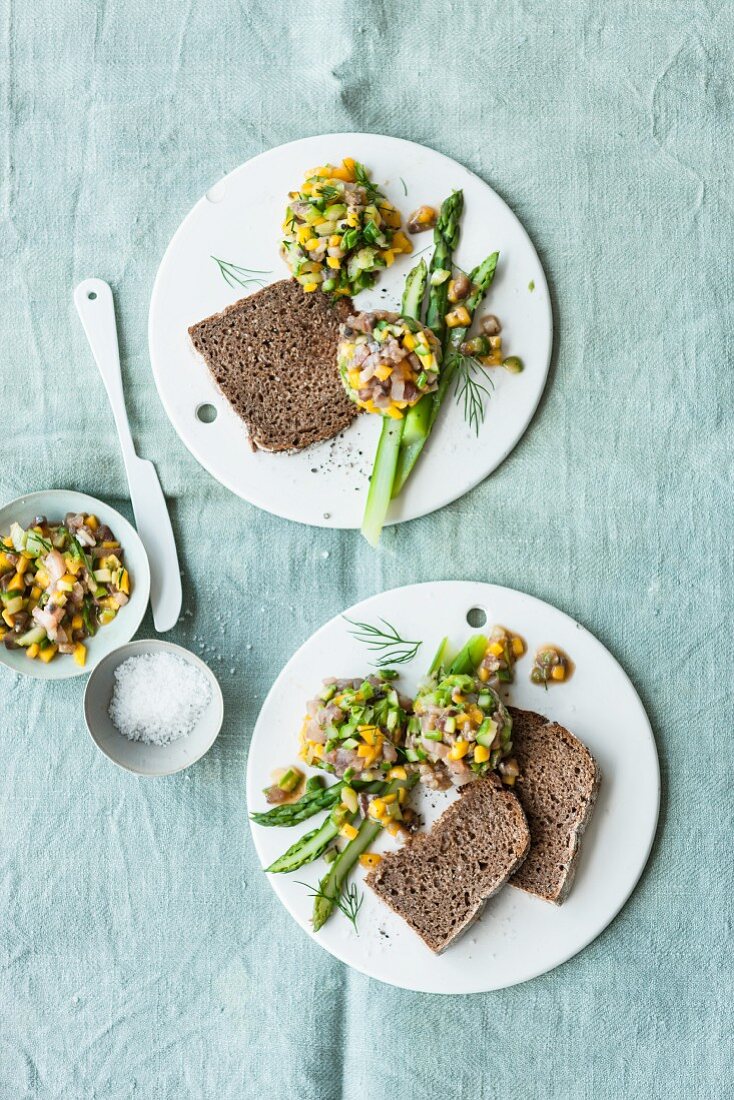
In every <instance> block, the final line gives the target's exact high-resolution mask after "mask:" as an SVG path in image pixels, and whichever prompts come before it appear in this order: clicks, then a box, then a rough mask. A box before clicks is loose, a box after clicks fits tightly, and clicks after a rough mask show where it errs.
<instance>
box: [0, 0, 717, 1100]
mask: <svg viewBox="0 0 734 1100" xmlns="http://www.w3.org/2000/svg"><path fill="white" fill-rule="evenodd" d="M0 27H1V30H0V37H1V41H2V55H1V60H0V82H1V83H2V88H1V92H2V94H1V102H2V124H1V125H0V143H1V149H2V154H1V155H2V203H1V220H0V248H1V251H2V256H3V290H2V298H3V311H2V314H3V320H2V324H1V325H0V363H1V364H2V367H1V370H2V399H0V410H1V412H0V424H1V425H2V430H1V431H0V493H1V496H2V499H3V500H9V499H11V498H13V497H15V496H17V495H19V494H21V493H23V492H25V491H28V490H34V489H41V488H50V487H54V486H56V487H68V488H78V489H80V490H83V491H86V492H89V493H92V494H94V495H96V496H101V497H104V498H108V499H109V500H110V501H111V502H113V503H115V504H116V505H117V506H118V507H120V508H122V510H123V511H124V512H126V514H128V515H129V514H130V511H129V505H128V503H127V499H126V484H125V478H124V473H123V467H122V463H121V460H120V455H119V450H118V447H117V443H116V438H115V435H114V431H113V424H112V418H111V415H110V412H109V410H108V407H107V405H106V401H105V397H104V393H103V389H102V386H101V385H100V380H99V378H98V376H97V374H96V370H95V368H94V366H93V363H92V360H91V357H90V354H89V351H88V348H87V345H86V343H85V339H84V336H83V334H82V330H81V326H80V324H79V322H78V319H77V317H76V314H75V311H74V309H73V305H72V299H71V292H72V288H73V286H74V285H75V284H76V283H77V282H78V281H79V280H80V279H82V278H84V277H86V276H89V275H98V276H101V277H102V278H105V279H107V280H108V281H109V282H110V283H111V284H112V286H113V289H114V291H115V295H116V303H117V311H118V320H119V324H120V332H121V348H122V356H123V375H124V382H125V388H126V394H127V403H128V409H129V413H130V420H131V425H132V430H133V435H134V436H135V439H136V441H137V444H138V448H139V451H140V453H141V454H142V455H144V456H147V457H149V458H152V459H153V460H154V461H155V463H156V465H157V468H158V471H159V474H160V477H161V480H162V482H163V485H164V488H165V491H166V493H167V495H168V498H169V501H170V508H171V514H172V517H173V524H174V528H175V531H176V535H177V538H178V545H179V551H180V555H181V561H182V567H183V569H184V572H185V576H184V585H185V602H184V606H185V608H186V611H187V612H188V613H187V614H186V615H185V616H184V621H183V622H182V623H181V625H180V626H179V628H178V629H176V630H175V631H174V632H173V633H172V634H171V635H170V637H171V638H172V639H173V640H175V641H178V642H181V643H182V644H184V645H187V646H190V647H193V648H194V649H197V650H200V649H201V647H202V646H203V645H207V646H208V649H207V650H206V653H207V656H208V658H209V659H210V660H211V661H212V663H213V664H214V667H215V668H217V669H218V671H220V672H221V679H222V686H223V689H224V694H225V703H226V711H227V718H226V723H225V727H224V729H223V732H222V735H221V736H220V738H219V740H218V742H217V744H216V745H215V747H214V749H213V750H212V751H211V752H210V753H209V755H208V756H207V757H206V758H205V759H204V760H203V761H202V762H201V763H199V764H198V765H197V766H196V767H194V768H192V769H191V770H190V771H188V772H186V773H184V774H181V775H178V776H175V777H173V778H170V779H162V780H148V781H138V780H137V779H135V778H134V777H132V776H130V775H127V774H124V773H122V772H120V771H118V770H116V769H115V768H114V767H113V766H112V765H111V764H109V763H108V761H107V760H106V759H105V758H104V757H103V756H101V754H99V753H98V752H97V751H96V749H95V748H94V746H93V744H92V742H91V741H90V739H89V738H88V736H87V734H86V732H85V730H84V726H83V719H82V712H81V696H82V690H83V683H82V682H81V681H80V680H72V681H69V682H66V683H60V684H48V685H45V684H40V683H34V682H31V681H29V680H26V679H20V678H16V677H15V676H14V675H13V674H11V673H8V672H7V671H6V670H5V669H0V752H1V754H2V778H1V779H0V837H1V838H2V839H1V841H0V1095H2V1097H3V1098H5V1097H8V1098H13V1100H15V1098H18V1097H44V1098H45V1097H48V1098H51V1097H54V1098H64V1100H67V1098H76V1097H104V1098H117V1097H145V1098H148V1097H151V1098H156V1100H157V1098H169V1097H170V1098H177V1100H179V1098H183V1097H203V1098H217V1100H226V1098H233V1100H239V1098H243V1097H247V1098H249V1097H253V1098H259V1097H262V1098H265V1100H270V1098H275V1097H278V1098H279V1100H332V1098H334V1100H336V1098H341V1097H346V1098H349V1100H363V1098H368V1100H387V1098H393V1097H395V1096H407V1097H410V1098H413V1097H415V1098H424V1097H425V1098H429V1097H447V1098H452V1100H453V1098H457V1100H458V1098H461V1100H485V1098H486V1100H489V1098H490V1097H491V1098H494V1097H504V1098H507V1100H511V1098H515V1097H518V1098H519V1097H523V1098H524V1097H543V1098H545V1097H558V1098H563V1100H567V1098H571V1097H595V1098H596V1097H600V1098H618V1097H637V1096H650V1097H666V1098H668V1097H686V1098H687V1100H691V1098H697V1097H718V1096H723V1095H726V1093H727V1092H728V1091H729V1089H730V1088H731V1085H732V1081H731V1055H732V1050H731V1025H732V1012H731V1001H732V992H733V990H732V981H731V944H732V940H731V913H732V910H731V897H732V886H733V885H734V884H733V882H732V859H731V836H732V803H731V795H730V787H731V780H730V766H729V761H730V759H731V756H730V749H729V741H730V717H731V702H732V687H731V640H730V622H731V613H732V593H731V566H732V535H733V533H734V532H733V529H732V527H733V525H732V508H731V505H732V493H731V458H732V453H731V452H732V447H731V439H732V419H731V413H732V388H731V351H732V346H731V345H732V340H731V331H732V328H731V289H732V257H733V256H734V249H733V248H732V244H733V243H734V242H733V241H732V191H731V167H732V152H733V150H732V144H733V143H732V129H733V127H734V109H733V108H734V103H732V98H733V96H732V71H733V70H734V65H733V62H734V57H733V56H732V53H733V51H732V41H733V35H734V18H733V17H732V7H731V5H729V4H726V3H716V2H714V0H708V2H707V0H692V2H690V3H688V4H679V3H675V2H672V0H669V2H665V0H649V2H647V3H645V4H644V5H640V4H637V3H623V2H616V0H613V2H611V3H600V2H599V3H585V2H583V0H572V2H571V3H568V4H557V3H551V2H550V0H535V2H533V3H530V2H527V0H523V2H520V0H508V2H505V3H499V2H496V0H490V2H488V3H484V4H476V3H466V2H463V0H453V2H448V3H438V2H436V0H424V2H420V3H413V4H410V5H407V4H406V5H399V4H394V5H390V4H388V3H380V2H377V0H375V2H371V0H363V2H362V3H360V4H355V3H349V2H348V0H341V2H340V0H325V2H322V3H319V4H315V3H314V4H309V3H304V2H303V0H299V2H298V3H296V2H287V3H279V4H278V3H276V4H273V3H271V2H264V0H255V2H250V3H247V2H239V3H237V2H235V0H220V2H219V3H217V4H206V3H201V2H198V0H191V2H189V3H176V2H173V0H157V2H156V3H155V4H153V3H147V2H145V0H107V2H106V3H105V2H103V0H100V2H97V3H94V2H92V0H76V2H71V0H54V2H50V0H36V2H35V3H33V4H30V3H27V2H23V0H4V2H3V3H2V19H1V20H0ZM350 129H354V130H374V131H382V132H385V133H388V134H396V135H400V136H404V137H408V138H412V139H414V140H416V141H420V142H424V143H426V144H427V145H430V146H433V147H435V148H436V149H439V150H440V151H442V152H444V153H447V154H449V155H451V156H454V157H456V158H457V159H458V160H460V161H462V162H463V163H465V164H466V165H467V166H468V167H470V168H472V169H473V170H474V171H476V172H478V173H479V174H480V175H481V176H483V177H484V178H485V179H486V180H487V181H488V182H489V183H491V184H492V186H493V187H494V188H495V189H496V190H497V191H498V192H499V193H500V194H501V195H502V196H503V197H505V198H506V199H507V201H508V202H509V203H510V205H511V206H512V207H513V209H514V210H515V211H516V212H517V214H518V215H519V216H520V218H521V219H522V221H523V222H524V224H525V226H526V227H527V229H528V231H529V232H530V234H531V236H532V238H533V240H534V242H535V244H536V246H537V248H538V251H539V253H540V255H541V258H542V260H543V263H544V265H545V269H546V272H547V275H548V279H549V282H550V286H551V290H552V295H553V304H554V311H555V321H556V326H557V336H556V343H555V351H554V358H553V367H552V373H551V378H550V383H549V386H548V389H547V392H546V395H545V397H544V400H543V402H542V404H541V407H540V409H539V411H538V414H537V416H536V418H535V420H534V422H533V424H532V425H531V427H530V430H529V431H528V433H527V435H526V436H525V438H524V439H523V441H522V442H521V444H520V445H519V446H518V447H517V449H516V450H515V452H514V453H513V454H512V455H511V457H510V458H509V459H508V460H507V461H506V462H505V463H504V465H503V466H502V467H501V468H500V469H499V470H498V471H497V472H496V473H495V474H494V476H492V477H491V478H490V479H489V480H488V481H487V482H485V484H483V485H482V486H481V487H480V488H478V489H477V490H476V491H474V492H473V493H471V494H469V495H468V496H467V497H465V498H464V499H463V500H461V501H459V502H458V503H456V504H455V505H453V506H452V507H449V508H446V509H444V510H443V511H442V512H441V513H440V514H437V515H432V516H429V517H427V518H425V519H423V520H419V521H417V522H414V523H411V524H409V525H406V526H404V527H403V528H402V529H401V530H399V531H395V530H392V531H389V532H388V533H387V535H386V537H385V538H384V541H383V545H382V548H381V550H380V552H379V553H378V554H375V553H373V552H372V551H371V550H370V549H369V548H368V547H367V545H366V544H365V543H364V542H363V541H362V540H361V539H359V538H358V537H357V536H356V535H354V534H350V533H346V532H343V533H340V532H330V531H327V530H317V529H308V528H304V527H299V526H296V525H292V524H289V523H287V522H283V521H280V520H278V519H275V518H272V517H270V516H269V515H266V514H265V513H264V512H260V511H257V510H255V509H254V508H252V507H250V506H248V505H247V504H245V503H244V502H241V501H239V500H238V499H236V498H235V497H234V496H232V495H230V494H229V493H228V492H227V491H226V490H224V489H222V488H220V487H219V486H218V485H217V484H216V483H215V482H214V481H213V480H212V479H211V478H210V477H209V476H208V475H207V474H206V473H205V472H204V471H203V470H202V469H200V468H199V466H198V465H197V464H196V462H195V461H194V459H193V458H192V457H191V456H190V455H189V454H188V452H187V451H186V450H185V448H184V447H183V445H182V444H181V443H180V442H179V441H178V439H177V437H176V435H175V434H174V432H173V429H172V428H171V426H170V424H169V422H168V420H167V418H166V416H165V414H164V411H163V408H162V406H161V404H160V402H159V400H158V397H157V394H156V390H155V387H154V383H153V377H152V374H151V371H150V367H149V363H148V356H147V340H146V317H147V307H148V300H149V295H150V291H151V285H152V282H153V278H154V275H155V271H156V268H157V265H158V262H159V260H160V257H161V255H162V253H163V251H164V249H165V247H166V245H167V243H168V240H169V239H170V237H171V234H172V233H173V231H174V230H175V228H176V227H177V225H178V224H179V222H180V220H181V218H182V217H183V216H184V214H185V213H186V212H187V211H188V210H189V208H190V207H191V206H192V204H193V203H194V201H195V200H196V199H198V198H199V196H200V195H201V194H202V193H203V192H204V191H205V190H206V189H207V188H208V187H209V186H210V185H211V184H212V183H213V182H214V181H216V180H217V179H218V178H219V177H220V176H222V175H223V174H225V173H226V172H227V171H229V170H230V169H231V168H233V167H235V166H236V165H238V164H240V163H241V162H242V161H243V160H245V159H247V158H248V157H250V156H253V155H254V154H256V153H259V152H261V151H262V150H264V149H267V148H269V147H271V146H273V145H277V144H279V143H281V142H284V141H288V140H291V139H294V138H297V137H300V136H303V135H306V134H315V133H320V132H324V131H333V130H350ZM447 545H450V546H451V554H450V555H449V554H446V553H444V552H443V550H442V548H444V547H446V546H447ZM324 551H329V555H328V557H326V556H324ZM432 578H437V579H440V578H457V579H459V578H461V579H464V578H466V579H470V578H478V579H482V580H492V581H495V582H498V583H500V584H508V585H511V586H515V587H519V588H522V589H525V590H526V591H528V592H531V593H533V594H535V595H537V596H540V597H542V598H544V599H547V600H549V601H551V602H552V603H554V604H556V605H557V606H559V607H560V608H562V609H563V610H564V611H567V612H568V613H570V614H571V615H573V616H576V617H577V618H578V619H579V620H580V621H581V622H583V623H584V624H585V625H586V626H587V627H589V628H590V629H591V630H592V631H593V632H594V633H595V634H597V635H598V637H600V638H601V639H602V641H603V642H604V643H605V644H607V645H608V646H609V647H610V649H611V650H612V651H613V652H614V653H615V654H616V656H617V657H618V658H619V659H620V660H621V662H622V664H623V665H624V667H625V668H626V670H627V671H628V673H629V674H630V675H631V677H632V679H633V681H634V682H635V684H636V686H637V688H638V690H639V692H640V694H641V696H642V699H643V701H644V703H645V705H646V707H647V709H648V712H649V714H650V717H651V720H652V722H653V726H654V729H655V733H656V737H657V743H658V748H659V752H660V758H661V765H662V772H663V781H664V787H663V805H662V815H661V823H660V829H659V834H658V839H657V842H656V845H655V848H654V851H653V855H652V858H651V860H650V864H649V866H648V869H647V871H646V873H645V875H644V877H643V879H642V882H641V884H640V885H639V887H638V889H637V891H636V892H635V894H634V895H633V897H632V899H631V900H630V902H629V903H628V904H627V906H626V907H625V909H624V910H623V912H622V913H621V915H620V916H619V917H618V918H617V920H616V921H615V922H614V923H613V924H612V925H611V927H610V928H609V929H607V931H606V932H605V933H604V934H603V935H602V936H600V937H599V939H598V940H596V942H595V943H593V944H592V945H591V946H590V947H588V948H587V949H586V950H585V951H584V952H583V953H582V954H581V955H580V956H578V957H577V958H575V959H573V960H572V961H570V962H568V963H567V964H566V965H564V966H562V967H560V968H559V969H557V970H555V971H554V972H552V973H550V974H547V975H545V976H544V977H541V978H538V979H537V980H535V981H533V982H531V983H528V984H525V985H522V986H519V987H516V988H513V989H508V990H505V991H502V992H498V993H492V994H487V995H482V996H474V997H466V998H441V997H434V996H424V995H418V994H413V993H409V992H404V991H400V990H397V989H393V988H389V987H387V986H383V985H380V984H378V983H376V982H373V981H370V980H368V979H367V978H364V977H362V976H361V975H359V974H356V973H351V972H350V971H349V970H347V969H346V968H345V967H344V966H342V965H341V964H340V963H338V962H336V961H334V960H332V959H331V958H330V956H328V955H327V954H326V953H325V952H323V951H322V950H320V949H319V948H318V947H317V946H316V945H315V944H313V943H311V942H310V941H309V940H308V939H307V938H306V937H305V936H304V935H303V934H302V933H301V932H300V931H299V930H298V928H297V927H296V926H295V924H293V923H292V921H291V919H290V918H289V917H288V915H287V913H286V912H285V911H284V910H283V909H282V908H281V906H280V904H279V903H278V902H277V900H276V898H275V896H274V895H273V893H272V892H271V890H270V888H269V886H268V884H267V882H266V880H265V878H264V876H263V875H261V874H260V873H259V871H258V868H257V865H256V861H255V857H254V852H253V849H252V846H251V843H250V840H249V836H248V829H247V824H246V811H245V803H244V768H245V761H246V755H247V748H248V741H249V737H250V733H251V730H252V726H253V723H254V720H255V717H256V715H257V711H258V707H259V705H260V703H261V701H262V699H263V696H264V694H265V692H266V690H267V689H268V687H269V685H270V683H271V682H272V680H273V678H274V677H275V675H276V673H277V672H278V671H279V669H280V668H281V666H282V664H283V663H284V662H285V661H286V660H287V658H288V657H289V656H290V654H291V653H292V651H293V650H294V649H295V648H296V647H297V646H298V645H299V644H300V643H301V642H302V641H303V640H304V639H306V638H307V637H308V636H309V634H310V633H311V632H312V631H313V630H314V629H315V628H316V627H318V626H319V625H320V624H321V623H322V622H323V621H324V620H326V619H327V618H329V617H330V616H332V615H333V614H335V613H336V612H338V611H339V610H341V609H342V608H343V607H345V606H348V605H349V604H351V603H352V602H353V601H355V600H357V599H359V598H362V597H364V596H367V595H369V594H371V593H373V592H376V591H378V590H380V589H382V588H384V587H392V586H394V585H397V584H403V583H407V582H411V581H423V580H430V579H432ZM225 593H226V597H225V595H224V594H225ZM225 598H226V614H225V616H224V619H225V622H224V624H223V628H222V629H221V630H220V624H219V623H218V622H217V619H216V614H217V612H219V611H221V609H222V605H223V601H224V600H225ZM142 633H143V635H146V634H147V635H152V634H153V628H152V622H151V619H150V616H148V617H147V618H146V620H145V624H144V627H143V631H142ZM220 658H221V660H220ZM230 668H234V669H235V670H236V671H235V674H234V675H230V673H229V670H230Z"/></svg>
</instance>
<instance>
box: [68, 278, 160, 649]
mask: <svg viewBox="0 0 734 1100" xmlns="http://www.w3.org/2000/svg"><path fill="white" fill-rule="evenodd" d="M74 304H75V305H76V308H77V312H78V313H79V316H80V317H81V321H82V325H83V326H84V331H85V333H86V335H87V340H89V346H90V347H91V349H92V354H93V355H94V358H95V361H96V363H97V366H98V367H99V373H100V374H101V375H102V381H103V382H104V384H105V389H106V390H107V396H108V397H109V399H110V405H111V406H112V414H113V416H114V418H115V426H116V428H117V434H118V436H119V437H120V446H121V447H122V457H123V459H124V462H125V471H126V473H127V480H128V485H129V486H130V499H131V501H132V505H133V511H134V513H135V524H136V526H137V528H138V534H139V535H140V537H141V539H142V540H143V545H144V546H145V550H146V553H147V555H148V561H149V563H150V605H151V608H152V610H153V622H154V623H155V628H156V630H157V631H159V632H160V633H163V632H164V631H166V630H170V629H171V627H172V626H173V625H174V624H175V623H176V622H177V621H178V617H179V615H180V614H181V599H182V595H181V574H180V572H179V568H178V555H177V553H176V543H175V540H174V538H173V529H172V528H171V520H170V518H169V515H168V509H167V508H166V501H165V498H164V496H163V490H162V489H161V483H160V481H159V480H158V475H157V473H156V472H155V466H154V465H153V463H152V462H148V461H147V459H144V458H138V456H137V455H136V454H135V445H134V444H133V438H132V435H131V434H130V425H129V424H128V420H127V412H126V411H125V398H124V396H123V393H122V375H121V373H120V350H119V347H118V344H117V325H116V324H115V304H114V302H113V300H112V291H111V290H110V288H109V286H108V285H107V283H105V282H103V281H102V279H85V280H84V282H83V283H79V286H78V287H77V288H76V290H75V291H74Z"/></svg>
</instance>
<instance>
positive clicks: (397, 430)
mask: <svg viewBox="0 0 734 1100" xmlns="http://www.w3.org/2000/svg"><path fill="white" fill-rule="evenodd" d="M427 280H428V271H427V268H426V263H425V260H421V261H420V263H419V264H417V265H416V266H415V267H414V268H413V270H412V271H411V272H410V274H409V275H408V278H407V279H406V280H405V290H404V291H403V302H402V308H401V314H402V316H403V317H408V318H410V319H412V320H415V321H417V320H419V319H420V312H421V308H422V305H423V297H424V295H425V292H426V282H427ZM404 424H405V419H400V420H393V419H392V417H389V416H384V417H383V418H382V431H381V432H380V442H379V443H378V445H377V453H376V455H375V463H374V466H373V467H372V476H371V478H370V488H369V493H368V495H367V504H366V506H365V510H364V519H363V521H362V534H363V535H364V537H365V538H366V539H367V541H368V542H369V543H370V545H371V546H377V544H378V542H379V541H380V535H381V533H382V528H383V526H384V524H385V516H386V515H387V510H388V508H389V507H390V498H391V495H392V486H393V479H394V477H395V467H396V465H397V461H398V453H399V451H400V440H401V439H402V435H403V426H404Z"/></svg>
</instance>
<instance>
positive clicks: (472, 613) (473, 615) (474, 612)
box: [466, 607, 487, 628]
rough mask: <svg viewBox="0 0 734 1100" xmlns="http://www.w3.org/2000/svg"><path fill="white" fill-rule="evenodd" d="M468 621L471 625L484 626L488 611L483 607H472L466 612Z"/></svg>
mask: <svg viewBox="0 0 734 1100" xmlns="http://www.w3.org/2000/svg"><path fill="white" fill-rule="evenodd" d="M466 621H467V622H468V623H469V626H472V627H475V628H476V627H480V626H484V624H485V623H486V621H487V612H486V611H485V610H484V608H483V607H470V608H469V610H468V611H467V613H466Z"/></svg>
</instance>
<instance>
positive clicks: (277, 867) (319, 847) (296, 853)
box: [265, 815, 343, 875]
mask: <svg viewBox="0 0 734 1100" xmlns="http://www.w3.org/2000/svg"><path fill="white" fill-rule="evenodd" d="M342 824H343V822H342ZM340 828H341V826H340V825H338V824H337V823H336V822H335V821H334V819H333V818H332V816H331V815H329V816H328V817H327V819H326V821H325V822H324V823H323V825H322V826H321V827H320V828H318V829H313V830H312V831H311V832H310V833H306V835H305V836H302V837H301V838H300V840H297V841H296V843H295V844H292V845H291V846H290V848H289V849H288V851H287V852H283V855H282V856H280V857H279V858H278V859H276V860H275V862H274V863H271V864H270V866H269V867H266V868H265V870H266V871H270V873H271V874H274V875H275V874H282V873H284V872H286V871H296V870H298V868H299V867H303V865H304V863H311V861H312V860H314V859H318V858H319V856H320V855H321V854H322V853H323V852H325V851H326V848H327V847H328V845H329V844H330V843H331V841H332V840H334V839H335V837H337V836H338V835H339V829H340Z"/></svg>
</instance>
